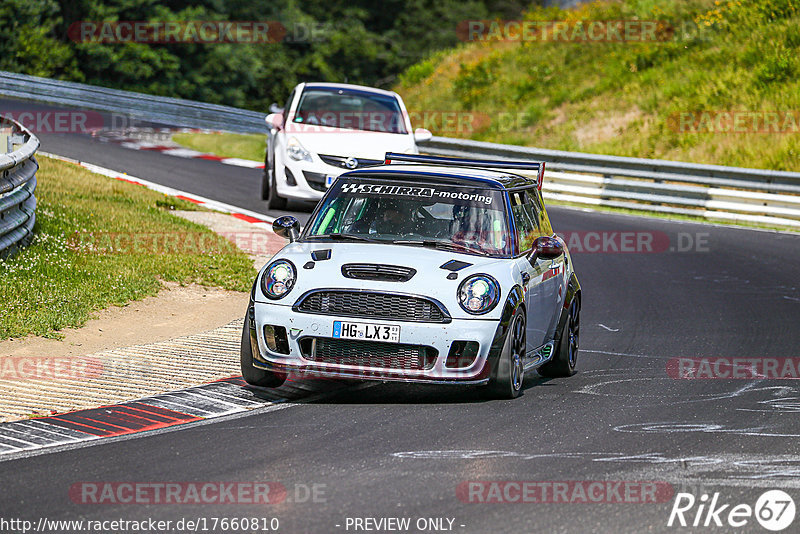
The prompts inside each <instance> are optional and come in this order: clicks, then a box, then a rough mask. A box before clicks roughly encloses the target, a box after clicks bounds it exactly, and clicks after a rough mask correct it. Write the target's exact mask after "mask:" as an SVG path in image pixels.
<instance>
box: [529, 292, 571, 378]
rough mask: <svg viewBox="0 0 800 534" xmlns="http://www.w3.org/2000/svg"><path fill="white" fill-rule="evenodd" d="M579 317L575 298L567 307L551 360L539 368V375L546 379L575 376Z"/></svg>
mask: <svg viewBox="0 0 800 534" xmlns="http://www.w3.org/2000/svg"><path fill="white" fill-rule="evenodd" d="M580 317H581V307H580V301H579V300H578V299H577V298H574V299H572V303H570V305H569V313H568V315H567V322H566V323H564V329H563V330H562V331H561V338H560V339H559V340H558V347H557V348H556V352H555V354H554V355H553V359H552V360H550V361H549V362H547V363H546V364H544V365H542V366H541V367H539V369H538V371H539V374H540V375H542V376H546V377H551V378H556V377H563V376H572V375H574V374H575V367H576V366H577V364H578V342H579V341H580V327H581V323H580Z"/></svg>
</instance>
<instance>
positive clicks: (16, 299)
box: [0, 158, 256, 339]
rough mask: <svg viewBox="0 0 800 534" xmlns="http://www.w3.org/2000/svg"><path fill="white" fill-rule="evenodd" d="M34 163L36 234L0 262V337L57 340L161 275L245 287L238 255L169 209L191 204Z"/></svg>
mask: <svg viewBox="0 0 800 534" xmlns="http://www.w3.org/2000/svg"><path fill="white" fill-rule="evenodd" d="M39 164H40V166H41V167H40V169H39V172H38V173H37V179H38V187H37V190H36V197H37V200H38V206H37V210H36V215H37V218H36V227H35V235H36V237H35V239H34V241H33V243H32V244H31V245H30V246H29V247H27V248H25V249H23V250H22V251H21V252H19V253H18V254H17V255H15V256H13V257H12V258H10V259H7V260H0V279H1V280H2V284H0V303H2V304H0V339H7V338H10V337H14V338H16V337H21V336H25V335H28V334H35V335H40V336H47V337H56V338H58V337H60V336H59V333H58V331H59V330H61V329H63V328H65V327H79V326H81V325H83V324H84V323H85V322H86V320H87V319H89V317H90V316H91V314H92V312H94V311H96V310H101V309H104V308H107V307H109V306H111V305H117V306H124V305H125V304H126V303H128V302H131V301H134V300H140V299H142V298H144V297H146V296H149V295H155V294H157V293H158V291H159V289H160V288H161V287H162V281H170V282H177V283H180V284H187V283H198V284H202V285H205V286H218V287H222V288H225V289H230V290H235V291H248V290H249V289H250V286H251V285H252V282H253V279H254V278H255V274H256V273H255V270H254V269H253V265H252V262H251V261H250V259H249V258H248V257H247V256H246V255H245V254H244V253H242V252H241V251H239V250H238V249H236V248H235V247H234V246H233V245H232V244H231V243H230V242H228V241H227V240H226V239H225V238H223V237H221V236H218V235H217V234H215V233H213V232H212V231H211V230H209V229H207V228H206V227H204V226H200V225H197V224H194V223H191V222H189V221H186V220H184V219H181V218H179V217H176V216H174V215H171V214H170V213H169V212H170V210H173V209H188V210H191V209H196V207H195V205H194V204H191V203H189V202H184V201H182V200H180V199H175V198H171V197H167V196H165V195H162V194H160V193H156V192H153V191H150V190H147V189H144V188H143V187H139V186H135V185H132V184H127V183H124V182H120V181H117V180H111V179H109V178H106V177H103V176H100V175H97V174H92V173H90V172H88V171H86V170H84V169H81V168H80V167H77V166H75V165H72V164H69V163H65V162H61V161H57V160H51V159H48V158H40V159H39ZM154 242H155V243H157V244H156V246H152V245H150V243H154Z"/></svg>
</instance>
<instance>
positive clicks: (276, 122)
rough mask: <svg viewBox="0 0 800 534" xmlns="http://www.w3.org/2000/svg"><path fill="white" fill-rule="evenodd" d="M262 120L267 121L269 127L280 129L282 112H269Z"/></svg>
mask: <svg viewBox="0 0 800 534" xmlns="http://www.w3.org/2000/svg"><path fill="white" fill-rule="evenodd" d="M264 122H266V123H267V126H269V128H270V129H272V128H276V129H278V130H280V129H281V127H282V126H283V114H282V113H270V114H269V115H267V116H266V117H265V118H264Z"/></svg>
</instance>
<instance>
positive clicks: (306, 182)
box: [275, 156, 347, 200]
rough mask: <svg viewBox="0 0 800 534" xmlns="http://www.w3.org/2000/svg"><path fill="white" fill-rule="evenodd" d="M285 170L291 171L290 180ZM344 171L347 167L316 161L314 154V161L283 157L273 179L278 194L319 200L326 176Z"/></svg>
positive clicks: (324, 187)
mask: <svg viewBox="0 0 800 534" xmlns="http://www.w3.org/2000/svg"><path fill="white" fill-rule="evenodd" d="M287 171H288V172H290V173H291V180H290V179H289V177H287V175H286V172H287ZM346 171H347V169H342V168H340V167H334V166H333V165H328V164H327V163H325V162H323V161H318V157H317V156H314V161H295V160H293V159H291V158H288V157H287V158H284V160H283V162H282V164H281V165H278V168H277V169H276V177H275V181H276V184H277V186H278V194H279V195H280V196H282V197H286V198H295V199H298V200H319V199H320V198H322V195H324V194H325V191H327V190H328V187H329V186H328V184H327V183H326V182H327V177H328V176H333V177H338V176H339V175H340V174H342V173H344V172H346ZM292 181H293V182H294V185H292V183H291V182H292Z"/></svg>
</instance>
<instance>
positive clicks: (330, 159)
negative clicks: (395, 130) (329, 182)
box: [319, 154, 383, 169]
mask: <svg viewBox="0 0 800 534" xmlns="http://www.w3.org/2000/svg"><path fill="white" fill-rule="evenodd" d="M319 158H320V159H321V160H322V161H324V162H325V163H327V164H328V165H333V166H334V167H340V168H342V169H361V168H362V167H375V166H376V165H383V160H382V159H365V158H353V159H355V160H356V166H355V167H348V166H347V163H346V161H347V160H348V159H349V158H348V157H346V156H330V155H327V154H320V155H319Z"/></svg>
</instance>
